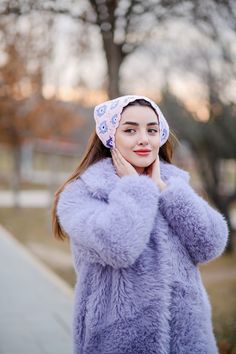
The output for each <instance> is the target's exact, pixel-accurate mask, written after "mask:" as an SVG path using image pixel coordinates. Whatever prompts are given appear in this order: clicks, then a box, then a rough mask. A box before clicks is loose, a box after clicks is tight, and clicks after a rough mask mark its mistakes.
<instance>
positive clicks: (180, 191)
mask: <svg viewBox="0 0 236 354" xmlns="http://www.w3.org/2000/svg"><path fill="white" fill-rule="evenodd" d="M94 118H95V122H96V134H95V135H94V137H93V139H92V140H91V141H90V143H89V146H88V150H87V152H86V154H85V156H84V158H83V160H82V162H81V164H80V166H79V167H78V169H77V170H76V171H75V172H74V173H73V175H72V176H71V177H70V178H69V180H68V181H67V182H65V184H64V185H63V186H62V187H61V188H60V189H59V190H58V191H57V192H56V194H55V204H54V217H53V225H54V232H55V235H56V236H57V237H59V238H64V236H68V237H69V239H70V245H71V249H72V253H73V257H74V265H75V270H76V272H77V282H76V287H75V304H74V322H73V325H74V326H73V330H74V353H75V354H98V353H101V354H128V353H130V354H131V353H132V354H138V353H140V354H141V353H145V354H151V353H157V354H170V353H171V354H197V353H198V354H215V353H218V350H217V346H216V341H215V338H214V334H213V329H212V322H211V307H210V303H209V300H208V296H207V293H206V291H205V288H204V286H203V284H202V281H201V276H200V272H199V269H198V265H199V264H200V263H204V262H208V261H210V260H211V259H213V258H215V257H217V256H219V255H220V254H221V253H222V252H223V250H224V248H225V245H226V242H227V237H228V227H227V223H226V221H225V219H224V217H223V216H222V215H221V214H220V213H219V212H218V211H217V210H215V209H214V208H212V207H211V206H210V205H209V204H208V203H207V202H206V201H205V200H204V199H202V197H200V196H199V195H198V194H196V193H195V191H194V190H193V189H192V188H191V186H190V185H189V183H188V182H189V173H188V172H186V171H184V170H182V169H180V168H178V167H176V166H174V165H172V164H171V156H172V145H171V142H170V137H169V135H170V131H169V126H168V123H167V121H166V119H165V118H164V116H163V114H162V112H161V111H160V109H159V107H158V106H157V105H156V104H155V103H154V102H153V101H152V100H150V99H149V98H147V97H144V96H122V97H119V98H117V99H115V100H112V101H107V102H104V103H102V104H101V105H99V106H97V107H95V110H94Z"/></svg>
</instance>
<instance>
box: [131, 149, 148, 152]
mask: <svg viewBox="0 0 236 354" xmlns="http://www.w3.org/2000/svg"><path fill="white" fill-rule="evenodd" d="M150 151H151V150H148V149H144V150H134V152H150Z"/></svg>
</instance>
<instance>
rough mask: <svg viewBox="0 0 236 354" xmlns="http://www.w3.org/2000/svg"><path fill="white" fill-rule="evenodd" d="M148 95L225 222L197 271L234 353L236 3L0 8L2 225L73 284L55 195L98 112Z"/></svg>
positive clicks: (127, 1)
mask: <svg viewBox="0 0 236 354" xmlns="http://www.w3.org/2000/svg"><path fill="white" fill-rule="evenodd" d="M122 94H141V95H142V94H144V95H146V96H149V97H150V98H152V99H153V100H155V101H156V102H157V103H158V104H159V105H160V107H161V109H162V111H163V113H164V115H165V116H166V117H167V120H168V122H169V124H170V127H171V129H172V130H173V131H174V133H175V134H176V135H177V137H178V139H179V142H176V145H175V152H174V158H173V163H176V164H177V165H178V166H180V167H182V168H184V169H186V170H188V171H189V172H190V174H191V185H192V186H193V187H194V189H195V190H196V191H197V192H198V193H199V194H200V195H202V196H203V197H204V198H205V199H206V200H208V202H209V203H210V204H211V205H212V206H214V207H216V208H217V209H218V210H220V211H221V212H222V213H223V214H224V215H225V217H226V219H227V222H228V225H229V229H230V238H229V242H228V245H227V249H226V251H225V253H224V255H223V256H221V257H220V258H219V259H216V260H214V261H213V262H211V263H209V264H206V265H204V266H201V272H202V275H203V280H204V284H205V286H206V288H207V291H208V294H209V297H210V301H211V303H212V307H213V322H214V329H215V333H216V336H217V341H218V344H219V347H220V352H221V354H223V353H231V354H232V353H236V296H235V290H236V242H235V238H236V237H235V235H236V3H235V1H233V0H225V1H224V0H206V1H200V0H196V1H194V0H192V1H191V0H186V1H184V0H183V1H168V0H159V1H158V0H156V1H155V0H146V1H139V0H116V1H114V0H94V1H92V0H68V1H65V0H55V1H47V0H45V1H41V0H36V1H35V0H34V1H33V0H18V1H17V0H12V1H6V0H1V1H0V224H2V225H3V226H4V227H5V228H6V229H7V230H8V231H10V232H11V233H12V234H13V235H14V237H16V238H17V239H18V240H20V242H22V243H23V244H24V245H26V246H27V247H28V248H29V249H30V251H31V252H32V253H33V254H34V255H36V256H37V257H39V258H40V259H41V260H42V261H43V262H45V263H46V264H47V265H48V266H49V267H51V268H52V269H53V270H54V271H55V272H56V273H57V274H59V275H60V276H61V277H62V278H63V279H64V280H66V282H68V284H70V285H71V286H72V287H73V286H74V284H75V274H74V270H73V262H72V257H71V254H70V248H69V243H68V241H66V242H64V243H63V242H60V241H56V240H55V239H53V236H52V232H51V223H50V208H51V203H52V198H53V193H54V192H55V190H56V189H57V188H58V187H59V186H60V184H61V183H63V181H64V180H65V179H66V178H67V177H68V176H69V175H70V174H71V173H72V171H73V170H74V169H75V168H76V167H77V166H78V164H79V162H80V159H81V157H82V155H83V152H84V150H85V147H86V144H87V141H88V138H89V136H90V134H91V132H92V130H93V128H94V120H93V107H94V105H96V104H98V103H100V102H102V101H103V100H106V99H108V98H114V97H117V96H119V95H122Z"/></svg>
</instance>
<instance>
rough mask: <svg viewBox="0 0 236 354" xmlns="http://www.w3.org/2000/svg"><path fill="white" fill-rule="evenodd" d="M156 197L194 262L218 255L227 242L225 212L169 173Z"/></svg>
mask: <svg viewBox="0 0 236 354" xmlns="http://www.w3.org/2000/svg"><path fill="white" fill-rule="evenodd" d="M167 184H168V187H167V188H166V189H164V190H163V192H162V193H161V195H160V199H159V208H160V210H161V212H162V214H163V215H164V217H165V218H166V220H167V221H168V222H169V225H170V226H171V227H172V229H173V230H174V231H175V233H176V234H177V235H178V236H179V237H180V239H181V241H182V242H183V244H184V245H185V246H186V248H187V249H188V251H189V253H190V256H191V257H192V259H193V261H194V262H195V263H203V262H208V261H209V260H211V259H213V258H215V257H217V256H219V255H220V254H221V253H222V252H223V250H224V248H225V246H226V243H227V239H228V225H227V223H226V220H225V218H224V216H223V215H222V214H221V213H220V212H218V211H217V210H216V209H214V208H213V207H211V206H210V205H209V204H208V203H207V202H206V201H205V200H204V199H203V198H202V197H201V196H199V195H198V194H197V193H196V192H195V191H194V190H193V189H192V188H191V186H190V185H189V184H188V183H187V182H186V181H185V180H184V179H183V178H181V177H180V176H178V177H173V176H172V177H170V178H169V180H168V182H167Z"/></svg>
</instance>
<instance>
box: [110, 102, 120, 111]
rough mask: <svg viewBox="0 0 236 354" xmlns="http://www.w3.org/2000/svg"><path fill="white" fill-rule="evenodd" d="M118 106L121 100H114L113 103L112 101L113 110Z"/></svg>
mask: <svg viewBox="0 0 236 354" xmlns="http://www.w3.org/2000/svg"><path fill="white" fill-rule="evenodd" d="M118 104H119V100H113V101H111V107H110V108H111V109H114V108H116V107H117V106H118Z"/></svg>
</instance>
